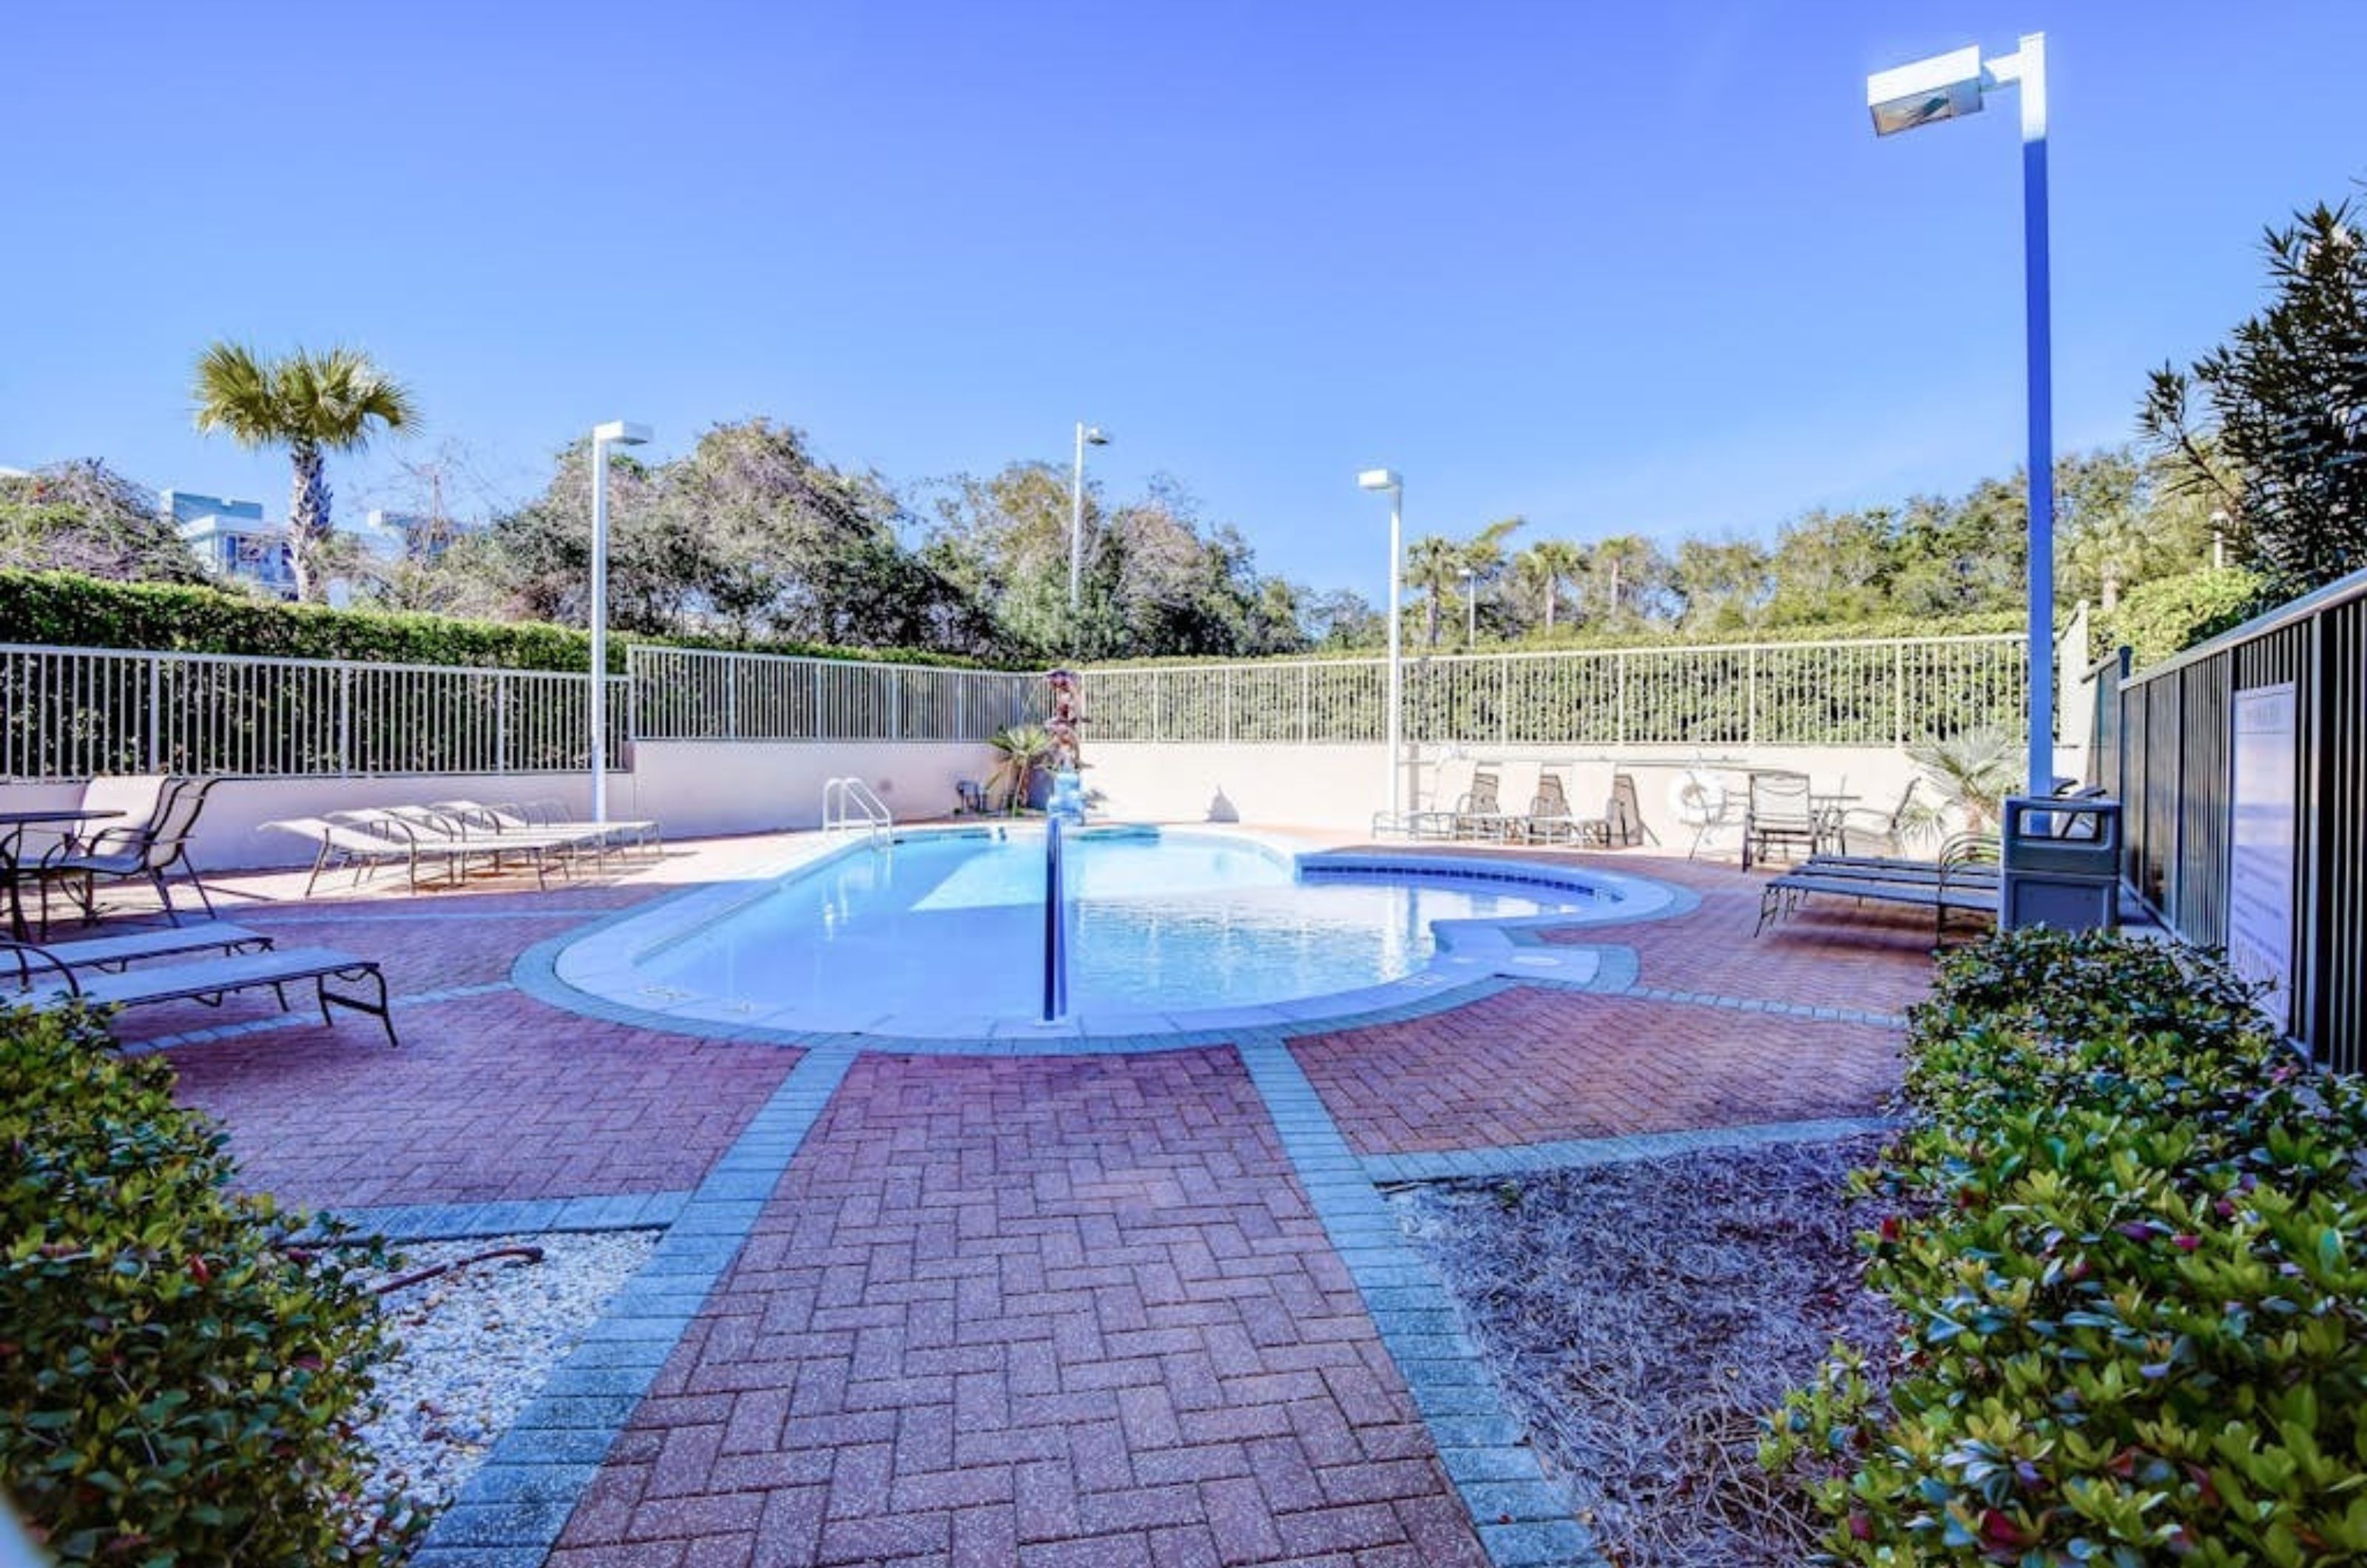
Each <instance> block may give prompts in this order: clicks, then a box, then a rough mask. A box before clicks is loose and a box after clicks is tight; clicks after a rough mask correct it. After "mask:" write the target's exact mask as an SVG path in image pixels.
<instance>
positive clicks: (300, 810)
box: [0, 741, 992, 871]
mask: <svg viewBox="0 0 2367 1568" xmlns="http://www.w3.org/2000/svg"><path fill="white" fill-rule="evenodd" d="M634 761H635V767H634V771H633V772H631V773H612V774H610V775H609V784H608V811H609V815H611V816H612V817H617V818H653V819H654V820H656V821H657V822H658V823H659V824H660V825H661V826H662V827H663V829H664V830H665V831H666V832H667V833H669V834H671V835H674V836H676V837H681V838H696V837H702V836H706V835H709V834H717V833H745V832H756V831H761V830H763V829H774V828H811V827H814V826H817V825H818V824H819V822H820V821H821V786H822V784H823V782H824V781H825V780H827V779H830V778H832V777H836V776H840V775H843V774H854V775H855V776H857V777H860V778H861V779H862V780H863V781H864V782H865V783H866V784H869V785H870V786H871V787H872V788H873V789H874V790H875V791H877V792H878V795H879V797H880V798H881V799H882V800H884V801H886V802H887V803H888V806H889V809H890V810H891V811H893V812H895V814H896V816H897V817H898V818H900V819H910V818H921V817H935V816H942V815H944V814H945V813H946V812H949V811H951V810H952V809H953V808H954V805H955V795H954V781H956V780H957V779H965V778H968V779H982V778H984V777H985V776H986V773H987V771H988V769H989V768H990V766H991V762H992V753H991V751H990V750H989V749H988V748H987V747H985V746H983V745H981V744H977V743H974V742H967V741H963V742H935V741H897V742H844V743H842V742H835V741H832V742H821V743H816V742H811V741H802V742H787V743H779V744H775V743H768V742H751V741H742V742H704V741H643V742H641V743H640V744H639V745H638V746H636V748H635V757H634ZM81 796H82V786H81V785H80V784H0V810H32V809H38V808H40V807H72V806H74V804H75V803H76V802H77V801H78V800H79V799H80V798H81ZM439 800H478V801H485V802H490V803H505V802H516V801H538V800H553V801H557V802H559V803H560V804H561V805H562V806H564V807H566V808H567V810H568V812H569V813H570V814H571V815H572V816H575V817H579V818H581V817H586V816H589V815H590V812H591V804H592V784H591V780H590V778H589V777H588V776H587V775H586V774H583V773H482V774H470V773H405V774H391V775H387V776H383V777H373V778H272V779H240V778H232V779H224V780H222V781H221V782H220V783H219V784H215V786H214V788H213V792H212V793H211V794H210V795H208V796H207V797H206V808H205V814H204V816H203V817H202V818H199V820H198V831H197V834H196V836H195V837H194V838H193V839H192V840H191V841H190V846H189V850H190V854H191V855H192V857H193V858H194V859H195V860H196V861H197V863H198V865H199V866H201V867H203V868H204V869H206V870H208V871H243V870H252V869H260V868H265V867H271V866H285V865H301V864H303V863H307V862H309V861H310V860H311V858H312V852H311V849H310V848H309V847H308V846H307V845H306V843H305V841H304V840H301V839H299V838H297V837H295V836H294V835H293V834H289V833H286V832H280V831H276V830H273V829H266V828H265V827H264V826H263V824H265V823H266V822H270V821H273V820H276V819H277V818H287V817H318V816H320V815H321V814H322V813H323V812H328V811H365V810H368V809H369V808H371V807H385V806H425V805H429V804H432V803H433V802H436V801H439Z"/></svg>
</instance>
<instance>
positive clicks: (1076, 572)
mask: <svg viewBox="0 0 2367 1568" xmlns="http://www.w3.org/2000/svg"><path fill="white" fill-rule="evenodd" d="M1109 441H1110V438H1109V434H1108V433H1107V432H1106V431H1104V430H1103V429H1102V427H1101V426H1100V425H1097V424H1086V423H1083V422H1082V421H1080V422H1079V423H1078V425H1077V467H1076V469H1075V471H1074V473H1073V474H1072V475H1071V476H1070V479H1069V625H1070V628H1071V630H1070V636H1071V637H1073V636H1074V635H1075V632H1074V627H1075V626H1076V621H1077V609H1078V606H1079V605H1080V604H1082V600H1083V594H1084V582H1085V448H1086V447H1088V446H1108V445H1109Z"/></svg>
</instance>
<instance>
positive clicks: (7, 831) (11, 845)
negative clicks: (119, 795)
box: [0, 807, 123, 942]
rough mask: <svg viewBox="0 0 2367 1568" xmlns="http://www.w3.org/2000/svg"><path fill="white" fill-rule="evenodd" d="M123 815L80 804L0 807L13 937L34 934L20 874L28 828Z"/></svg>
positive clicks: (2, 867) (2, 873) (0, 878)
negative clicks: (27, 808)
mask: <svg viewBox="0 0 2367 1568" xmlns="http://www.w3.org/2000/svg"><path fill="white" fill-rule="evenodd" d="M122 815H123V813H122V812H120V811H94V810H89V809H86V808H85V807H57V808H55V809H51V810H45V811H0V883H6V885H7V887H8V934H9V936H10V937H11V938H12V939H13V940H15V941H17V942H28V941H30V940H31V937H32V928H31V927H29V926H28V925H27V924H26V923H25V887H24V882H23V880H22V878H21V876H20V874H19V872H20V868H21V867H22V865H23V854H24V843H25V829H28V828H60V827H65V826H68V825H74V826H79V825H80V824H82V823H85V822H104V821H107V820H108V819H109V818H117V817H120V816H122Z"/></svg>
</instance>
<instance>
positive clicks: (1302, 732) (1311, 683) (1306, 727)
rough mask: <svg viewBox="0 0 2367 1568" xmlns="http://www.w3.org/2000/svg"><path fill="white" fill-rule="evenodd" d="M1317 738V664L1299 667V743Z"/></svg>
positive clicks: (1303, 744)
mask: <svg viewBox="0 0 2367 1568" xmlns="http://www.w3.org/2000/svg"><path fill="white" fill-rule="evenodd" d="M1313 739H1315V666H1314V665H1312V664H1302V665H1300V666H1299V667H1298V743H1299V744H1300V745H1301V746H1305V745H1307V744H1308V743H1309V742H1311V741H1312V740H1313Z"/></svg>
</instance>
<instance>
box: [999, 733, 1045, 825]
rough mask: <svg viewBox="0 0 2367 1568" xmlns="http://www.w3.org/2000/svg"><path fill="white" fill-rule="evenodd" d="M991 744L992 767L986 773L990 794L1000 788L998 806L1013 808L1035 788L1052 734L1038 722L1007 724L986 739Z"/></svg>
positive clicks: (1020, 804) (1005, 808) (1010, 809)
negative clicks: (992, 752)
mask: <svg viewBox="0 0 2367 1568" xmlns="http://www.w3.org/2000/svg"><path fill="white" fill-rule="evenodd" d="M987 744H988V745H989V746H991V747H993V748H994V771H993V772H992V773H990V774H989V775H988V776H987V781H986V787H987V790H988V792H989V793H990V794H992V793H995V792H998V791H999V792H1000V793H1001V794H1002V808H1003V810H1005V811H1008V812H1016V811H1018V809H1019V808H1020V807H1023V806H1025V805H1026V804H1027V797H1028V796H1029V795H1031V794H1033V793H1034V792H1035V788H1036V774H1038V773H1042V772H1043V771H1044V769H1045V768H1046V766H1047V765H1048V764H1049V763H1050V761H1051V760H1052V735H1051V732H1050V731H1049V730H1048V729H1046V728H1044V727H1043V726H1041V725H1036V724H1018V725H1011V726H1008V727H1006V728H1002V729H998V730H996V731H995V732H994V735H993V738H992V739H990V740H988V741H987Z"/></svg>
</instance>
